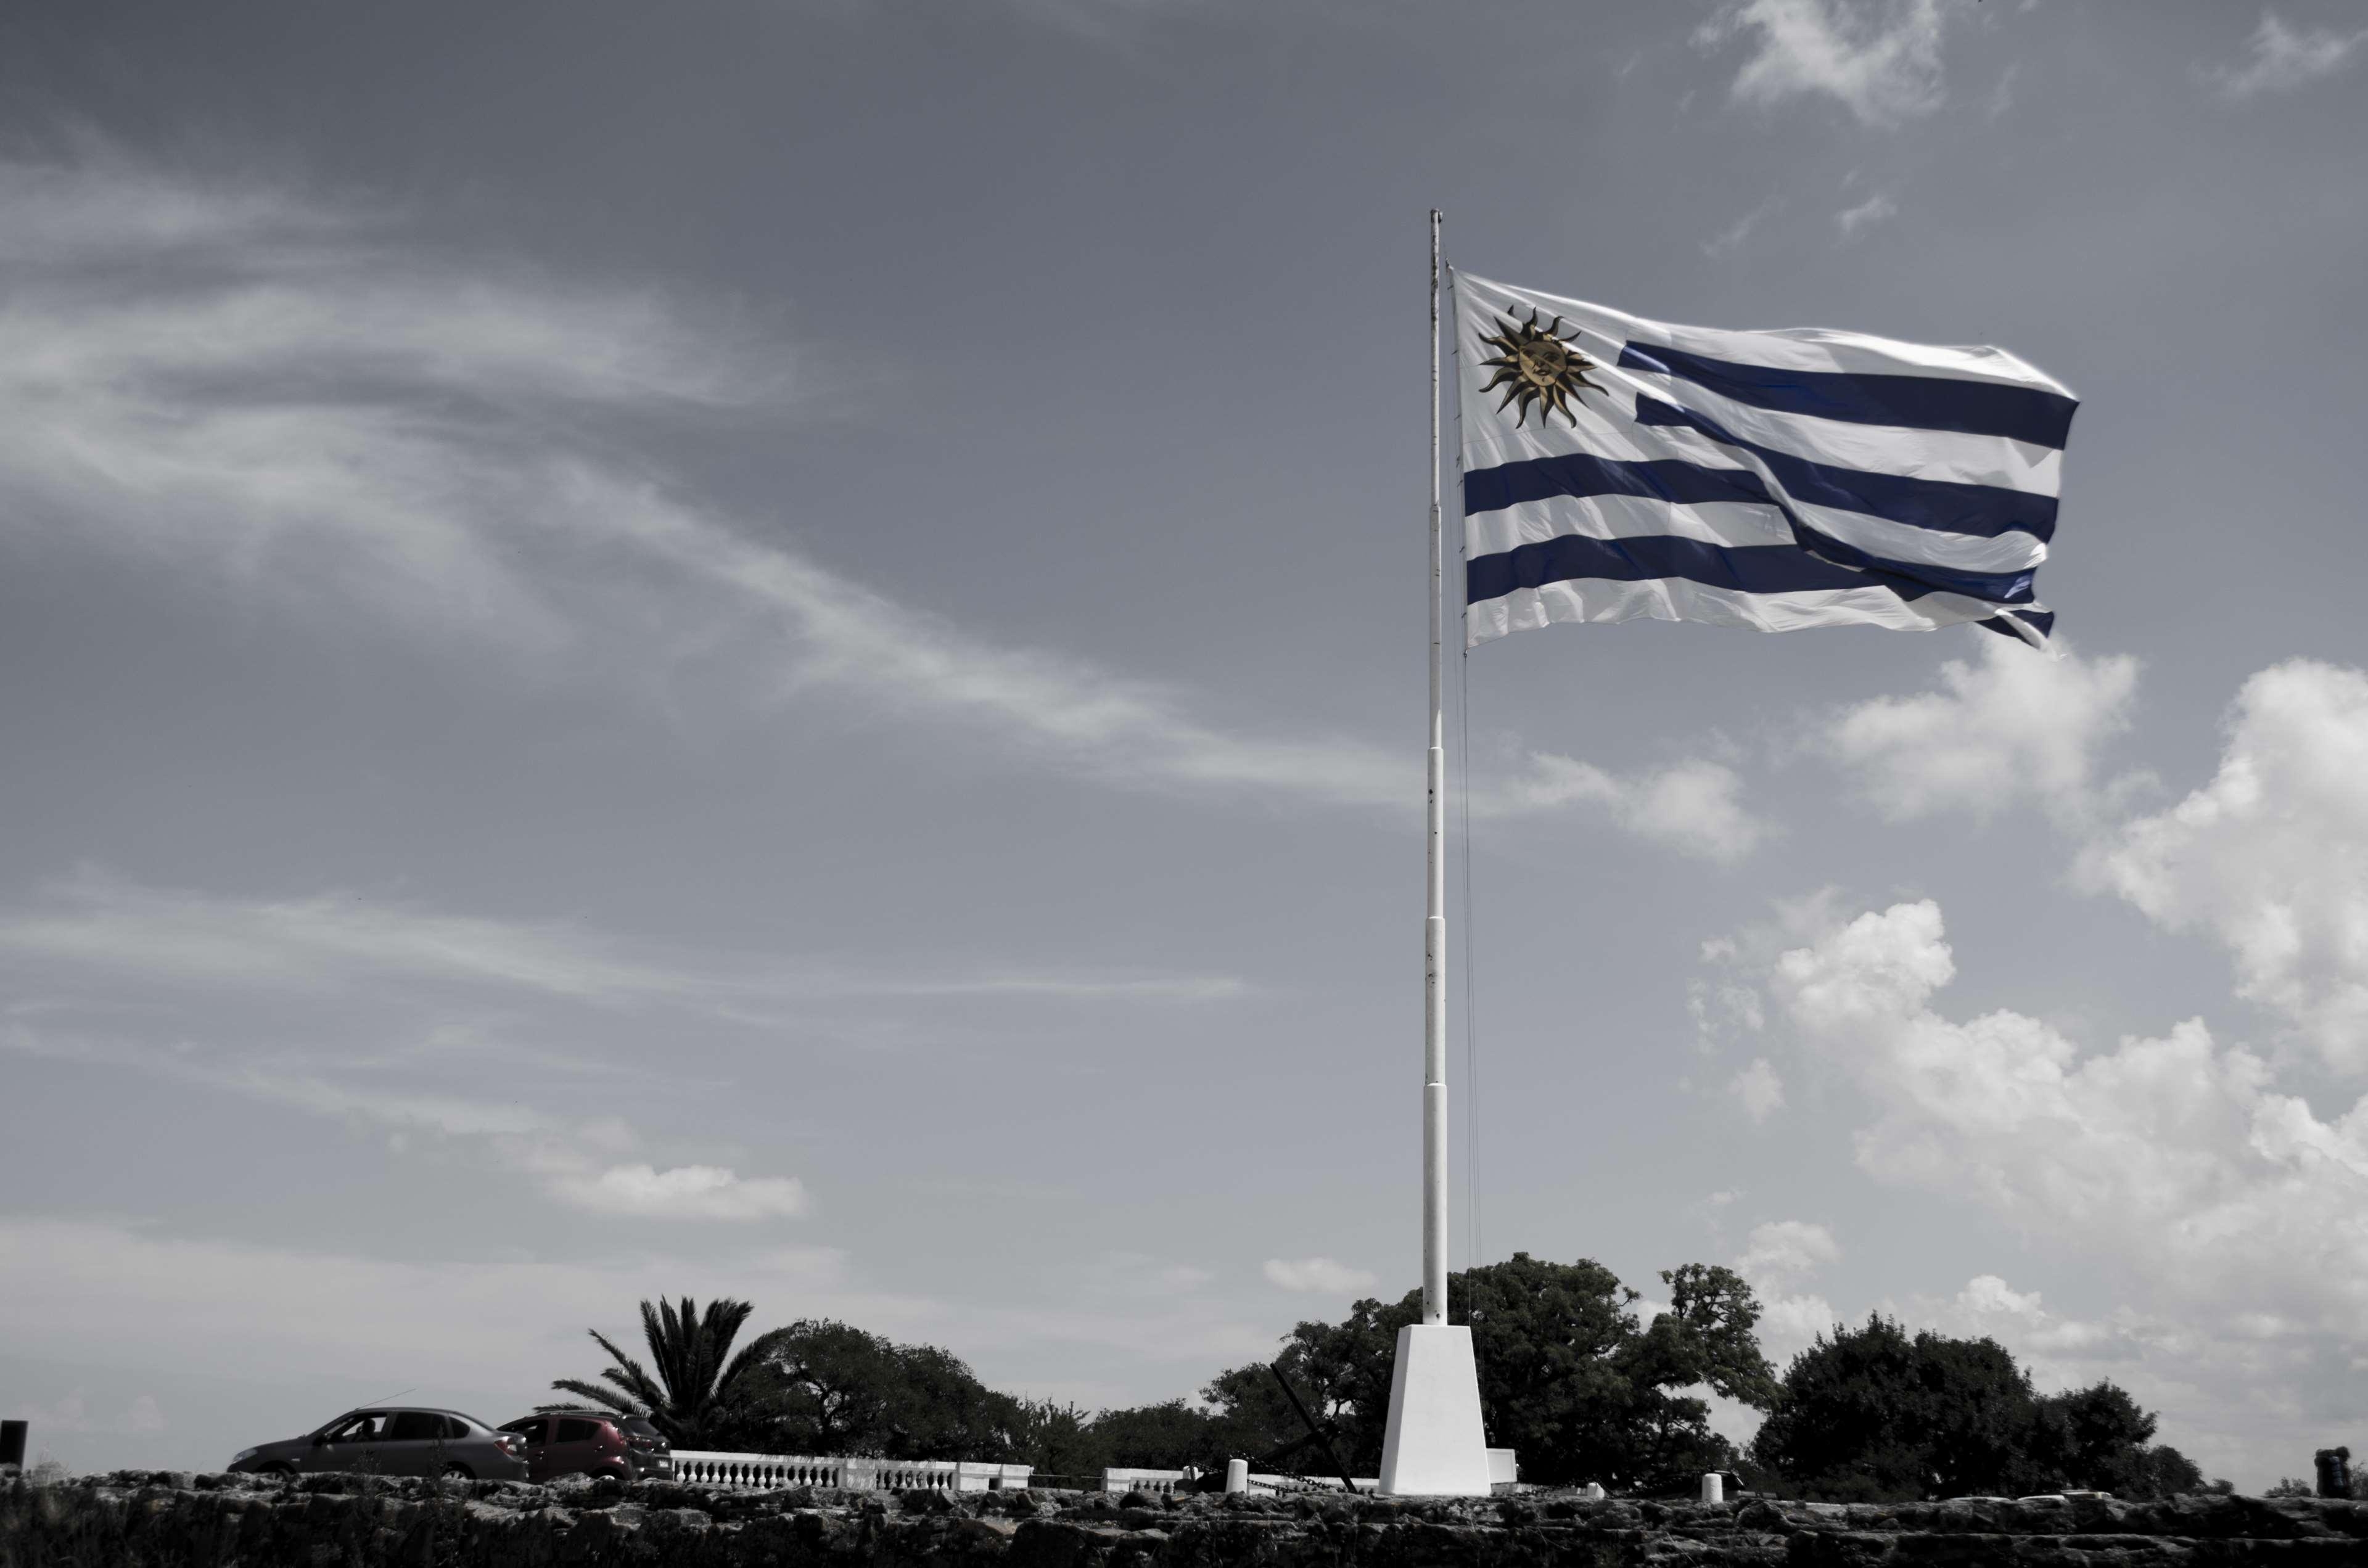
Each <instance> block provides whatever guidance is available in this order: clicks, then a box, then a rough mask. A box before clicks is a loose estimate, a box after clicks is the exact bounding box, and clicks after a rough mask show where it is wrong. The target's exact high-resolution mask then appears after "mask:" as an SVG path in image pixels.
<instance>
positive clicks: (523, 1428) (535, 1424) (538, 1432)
mask: <svg viewBox="0 0 2368 1568" xmlns="http://www.w3.org/2000/svg"><path fill="white" fill-rule="evenodd" d="M502 1430H503V1431H505V1432H516V1433H518V1435H519V1436H520V1437H524V1438H525V1439H526V1440H527V1441H528V1442H529V1443H540V1442H541V1441H542V1440H543V1435H544V1434H545V1433H547V1432H548V1431H550V1430H551V1423H550V1422H548V1421H545V1420H544V1419H543V1418H542V1417H541V1416H540V1415H529V1416H527V1417H525V1418H524V1419H523V1420H518V1421H513V1422H511V1423H510V1424H509V1425H508V1426H505V1427H503V1428H502Z"/></svg>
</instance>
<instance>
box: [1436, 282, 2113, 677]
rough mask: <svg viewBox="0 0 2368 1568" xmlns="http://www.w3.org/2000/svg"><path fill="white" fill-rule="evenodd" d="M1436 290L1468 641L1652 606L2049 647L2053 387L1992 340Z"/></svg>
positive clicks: (1779, 625) (2065, 411) (2065, 401)
mask: <svg viewBox="0 0 2368 1568" xmlns="http://www.w3.org/2000/svg"><path fill="white" fill-rule="evenodd" d="M1454 285H1455V334H1456V350H1457V352H1456V361H1457V375H1458V378H1459V392H1460V406H1461V410H1462V426H1463V512H1464V525H1463V527H1464V539H1465V544H1466V547H1467V550H1466V556H1465V564H1464V576H1465V595H1466V597H1467V599H1468V600H1469V603H1470V610H1469V614H1468V617H1467V619H1466V637H1467V640H1468V641H1469V642H1474V643H1477V642H1486V641H1488V640H1489V639H1491V638H1496V637H1502V636H1503V635H1505V634H1506V633H1507V632H1508V631H1528V630H1530V629H1531V628H1533V627H1540V626H1545V625H1548V624H1551V623H1552V622H1554V621H1558V620H1607V621H1608V620H1627V619H1631V618H1633V617H1636V616H1650V617H1653V618H1655V619H1661V620H1702V621H1709V622H1712V623H1713V624H1716V625H1722V626H1748V627H1753V628H1756V629H1757V630H1759V631H1793V630H1795V629H1797V628H1801V627H1805V626H1889V627H1898V628H1904V629H1911V630H1917V631H1928V630H1930V629H1931V628H1933V627H1939V626H1955V625H1961V624H1964V623H1965V622H1969V621H1970V622H1975V623H1978V624H1980V625H1983V626H1987V627H1988V628H1990V629H1991V630H1993V631H2004V632H2008V633H2010V634H2012V635H2015V636H2019V637H2021V638H2022V639H2024V640H2025V641H2026V642H2032V643H2033V644H2035V645H2038V646H2042V647H2044V646H2045V645H2046V642H2047V634H2048V631H2049V629H2050V628H2051V627H2052V626H2053V625H2054V624H2055V616H2054V615H2052V614H2050V613H2049V612H2048V611H2047V610H2046V609H2045V608H2044V607H2042V606H2041V605H2040V604H2039V602H2038V601H2037V600H2036V599H2035V598H2033V597H2032V577H2033V575H2034V574H2035V573H2036V571H2037V569H2038V566H2039V563H2040V562H2042V561H2044V560H2045V559H2046V556H2047V541H2048V540H2049V539H2050V538H2051V537H2052V536H2053V535H2054V533H2055V498H2056V487H2057V483H2058V480H2059V478H2060V476H2061V473H2062V471H2063V463H2064V442H2065V437H2066V434H2067V433H2068V431H2069V430H2070V427H2071V424H2072V411H2073V409H2074V408H2075V407H2076V406H2077V404H2076V403H2075V401H2074V399H2073V397H2072V394H2071V393H2070V392H2068V391H2066V389H2065V388H2064V387H2063V386H2062V385H2061V384H2060V383H2058V382H2056V381H2054V380H2052V379H2050V378H2049V377H2047V376H2045V375H2044V374H2042V373H2041V372H2040V371H2038V370H2036V369H2032V367H2031V366H2029V365H2027V364H2025V363H2023V362H2022V361H2021V359H2018V358H2015V357H2014V356H2013V355H2011V354H2009V353H2007V352H2006V351H2005V350H2003V349H1998V348H1939V347H1927V346H1924V345H1921V344H1914V343H1900V342H1896V341H1894V340H1892V339H1889V338H1882V337H1869V336H1866V335H1862V334H1859V333H1850V332H1827V331H1822V330H1816V329H1793V330H1787V331H1782V332H1720V331H1714V330H1712V329H1709V328H1705V327H1692V326H1670V325H1667V324H1663V323H1660V322H1650V321H1644V320H1640V319H1639V318H1637V317H1635V316H1629V315H1622V314H1621V313H1620V312H1617V311H1610V310H1606V309H1604V308H1603V307H1602V306H1600V305H1590V304H1587V303H1585V302H1583V301H1577V300H1565V299H1560V298H1557V297H1555V296H1554V295H1552V294H1539V293H1532V292H1531V291H1530V290H1522V289H1511V288H1508V287H1506V286H1505V285H1503V284H1501V283H1491V282H1489V281H1487V280H1486V279H1485V278H1473V277H1470V276H1468V275H1466V274H1463V273H1460V272H1459V273H1456V274H1455V275H1454Z"/></svg>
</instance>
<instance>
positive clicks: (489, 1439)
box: [230, 1409, 527, 1481]
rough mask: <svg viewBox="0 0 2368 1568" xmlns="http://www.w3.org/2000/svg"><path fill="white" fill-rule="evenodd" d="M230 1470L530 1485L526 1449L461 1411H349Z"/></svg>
mask: <svg viewBox="0 0 2368 1568" xmlns="http://www.w3.org/2000/svg"><path fill="white" fill-rule="evenodd" d="M230 1468H231V1469H232V1470H233V1471H241V1472H244V1473H246V1474H250V1475H312V1474H316V1473H318V1472H320V1471H359V1472H360V1473H363V1474H368V1475H434V1476H457V1477H461V1478H472V1477H473V1478H475V1479H477V1480H480V1481H524V1480H525V1479H526V1471H527V1465H526V1441H525V1439H524V1438H522V1437H519V1436H518V1434H517V1433H515V1432H496V1431H495V1430H494V1429H493V1428H492V1427H490V1426H486V1425H485V1424H484V1422H482V1421H480V1420H478V1419H477V1418H476V1417H475V1416H473V1415H462V1414H461V1412H459V1411H457V1410H420V1409H379V1410H348V1411H347V1412H346V1413H345V1414H344V1415H340V1416H338V1417H337V1418H336V1420H335V1421H332V1422H330V1423H329V1424H328V1425H327V1426H321V1427H318V1428H316V1429H314V1430H313V1431H310V1432H307V1433H305V1434H304V1435H303V1436H302V1437H283V1438H281V1439H280V1440H279V1442H276V1443H265V1444H263V1445H261V1446H260V1447H258V1448H252V1449H243V1450H241V1451H240V1453H239V1455H238V1457H237V1458H236V1459H233V1460H231V1461H230Z"/></svg>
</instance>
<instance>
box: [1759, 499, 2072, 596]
mask: <svg viewBox="0 0 2368 1568" xmlns="http://www.w3.org/2000/svg"><path fill="white" fill-rule="evenodd" d="M1787 515H1788V516H1789V515H1790V514H1787ZM1792 522H1793V538H1794V539H1796V540H1800V541H1801V547H1802V548H1803V549H1804V550H1807V551H1813V552H1815V553H1816V554H1817V555H1820V556H1822V557H1824V558H1825V559H1826V560H1827V561H1831V562H1836V563H1837V564H1839V565H1843V566H1855V567H1857V568H1858V569H1859V570H1861V572H1873V573H1878V574H1886V575H1890V576H1896V577H1901V578H1905V579H1907V580H1908V581H1910V582H1916V583H1921V584H1922V585H1924V586H1926V587H1927V588H1939V589H1941V590H1943V591H1944V592H1947V593H1952V594H1963V595H1964V597H1967V598H1969V599H1987V600H1988V601H1989V602H1990V603H1992V604H2000V605H2022V604H2029V603H2030V602H2031V592H2032V588H2031V585H2032V581H2033V580H2034V579H2035V578H2036V577H2037V576H2038V570H2037V568H2035V567H2029V566H2026V567H2024V568H2023V569H2022V570H2021V571H2020V572H1967V571H1964V570H1961V569H1960V568H1957V567H1953V566H1936V565H1934V564H1933V563H1931V562H1928V561H1888V560H1885V559H1884V557H1882V556H1880V555H1870V554H1868V553H1867V552H1866V551H1863V550H1861V549H1860V548H1859V547H1858V546H1856V545H1854V544H1846V543H1844V542H1843V541H1842V540H1838V539H1836V538H1834V537H1833V536H1832V535H1831V534H1828V533H1826V532H1824V531H1822V530H1820V529H1817V528H1811V527H1809V526H1808V525H1807V524H1806V523H1804V522H1803V521H1801V519H1800V518H1798V517H1793V519H1792Z"/></svg>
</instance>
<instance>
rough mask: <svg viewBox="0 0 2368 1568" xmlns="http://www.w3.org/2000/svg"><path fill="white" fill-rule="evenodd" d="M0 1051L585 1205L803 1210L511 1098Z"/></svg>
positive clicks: (155, 1053)
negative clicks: (329, 1128)
mask: <svg viewBox="0 0 2368 1568" xmlns="http://www.w3.org/2000/svg"><path fill="white" fill-rule="evenodd" d="M0 1051H13V1052H15V1053H16V1054H17V1055H19V1056H27V1057H35V1058H41V1059H45V1060H50V1061H65V1062H85V1063H90V1064H96V1065H103V1066H113V1067H120V1068H127V1069H130V1070H131V1071H134V1072H137V1073H139V1074H141V1075H142V1076H143V1077H146V1078H149V1079H152V1080H159V1079H161V1080H165V1081H170V1082H175V1083H179V1084H184V1085H189V1086H191V1087H195V1088H200V1089H206V1090H211V1091H214V1092H217V1093H223V1094H232V1095H236V1096H241V1097H242V1098H245V1099H250V1100H256V1101H259V1102H262V1103H264V1104H267V1105H276V1106H281V1107H285V1108H289V1109H292V1110H298V1111H302V1112H305V1113H307V1114H310V1115H313V1116H322V1117H330V1118H336V1119H346V1120H351V1121H358V1122H361V1123H365V1124H368V1125H370V1126H374V1127H379V1128H384V1129H387V1130H389V1131H391V1133H392V1134H393V1138H394V1140H395V1142H396V1144H397V1147H398V1148H403V1147H407V1146H408V1140H409V1139H410V1138H412V1137H413V1136H415V1135H418V1136H425V1137H428V1138H432V1139H435V1140H438V1141H439V1142H445V1143H454V1144H460V1145H462V1146H464V1147H467V1148H470V1149H472V1150H473V1151H474V1152H475V1153H477V1154H478V1155H479V1156H480V1157H482V1158H484V1159H485V1160H487V1161H489V1162H490V1163H492V1164H494V1165H498V1166H500V1167H502V1168H505V1169H507V1170H512V1171H516V1172H518V1173H519V1174H521V1175H523V1176H528V1177H529V1178H531V1179H532V1180H533V1182H534V1183H535V1185H536V1187H538V1188H539V1189H540V1190H541V1192H542V1193H543V1195H544V1196H545V1197H547V1198H549V1199H552V1200H553V1201H554V1202H557V1203H561V1204H564V1205H565V1206H566V1207H569V1208H572V1209H578V1210H584V1211H585V1212H587V1213H592V1214H600V1215H606V1216H609V1217H612V1218H631V1219H665V1220H719V1221H762V1220H773V1219H789V1218H794V1217H795V1216H797V1215H799V1214H802V1213H803V1212H804V1211H805V1208H806V1194H805V1189H804V1187H803V1186H802V1185H801V1184H800V1183H799V1182H798V1181H797V1180H795V1179H794V1178H792V1177H783V1176H739V1175H738V1174H736V1173H735V1172H734V1171H732V1170H731V1169H729V1168H727V1167H722V1166H716V1165H677V1166H673V1167H669V1168H663V1169H662V1168H659V1167H657V1166H655V1165H650V1164H648V1163H646V1162H629V1163H623V1164H603V1160H604V1158H607V1157H610V1156H614V1155H616V1154H619V1153H625V1152H627V1151H630V1150H632V1149H633V1148H635V1147H636V1146H637V1145H638V1144H639V1143H640V1142H641V1138H640V1135H639V1134H637V1133H636V1132H635V1131H633V1129H632V1128H631V1127H629V1126H627V1125H626V1124H625V1123H624V1122H623V1121H621V1120H619V1119H616V1118H614V1117H597V1118H592V1119H569V1118H564V1117H559V1116H554V1115H552V1114H550V1113H548V1112H544V1111H540V1110H536V1109H534V1108H530V1107H528V1106H524V1105H521V1104H518V1103H517V1102H515V1101H507V1100H502V1101H495V1100H483V1101H480V1100H469V1099H463V1098H460V1097H457V1096H436V1095H422V1094H420V1093H418V1092H416V1090H414V1089H411V1088H409V1087H407V1086H403V1087H395V1088H392V1089H390V1088H388V1087H386V1086H385V1085H383V1084H382V1083H375V1082H370V1081H368V1078H367V1074H365V1076H364V1081H361V1082H355V1081H352V1078H351V1074H348V1076H347V1081H346V1082H338V1081H336V1078H334V1077H332V1076H328V1075H324V1074H325V1073H326V1072H329V1071H334V1070H335V1064H334V1063H329V1062H321V1063H315V1064H313V1066H312V1067H310V1068H307V1067H304V1066H300V1065H294V1064H291V1062H290V1061H289V1060H287V1059H284V1058H269V1057H245V1058H240V1057H236V1056H232V1057H228V1058H224V1057H222V1056H219V1055H215V1054H211V1053H206V1052H200V1051H193V1050H190V1049H188V1046H187V1042H186V1041H185V1042H181V1048H180V1049H175V1050H157V1049H154V1048H153V1047H148V1046H142V1045H138V1044H133V1043H127V1042H123V1041H120V1040H90V1039H84V1038H77V1037H69V1036H62V1035H59V1034H57V1033H54V1032H51V1031H48V1030H40V1031H37V1030H34V1029H32V1028H28V1027H27V1026H26V1025H24V1024H22V1023H21V1022H20V1023H15V1024H10V1025H7V1026H6V1027H5V1028H0ZM407 1081H408V1075H406V1082H407Z"/></svg>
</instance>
